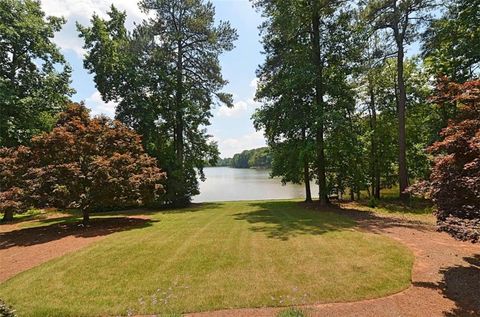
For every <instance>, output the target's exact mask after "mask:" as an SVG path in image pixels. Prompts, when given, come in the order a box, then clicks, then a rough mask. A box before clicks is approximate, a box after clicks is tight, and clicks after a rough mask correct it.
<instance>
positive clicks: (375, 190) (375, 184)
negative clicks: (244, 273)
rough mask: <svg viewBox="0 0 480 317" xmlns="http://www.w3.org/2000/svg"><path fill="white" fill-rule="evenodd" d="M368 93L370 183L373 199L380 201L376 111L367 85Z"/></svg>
mask: <svg viewBox="0 0 480 317" xmlns="http://www.w3.org/2000/svg"><path fill="white" fill-rule="evenodd" d="M369 91H370V105H369V107H370V128H371V130H372V139H371V143H372V147H371V156H372V162H371V164H372V170H371V182H372V195H373V197H375V198H377V199H380V167H379V166H378V164H379V157H378V144H377V141H378V138H377V135H378V133H377V109H376V107H377V106H376V103H375V101H376V100H375V91H374V88H373V84H372V83H371V82H370V83H369Z"/></svg>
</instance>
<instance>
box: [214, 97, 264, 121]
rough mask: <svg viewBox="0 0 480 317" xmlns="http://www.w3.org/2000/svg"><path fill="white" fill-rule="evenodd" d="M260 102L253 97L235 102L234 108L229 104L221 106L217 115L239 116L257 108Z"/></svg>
mask: <svg viewBox="0 0 480 317" xmlns="http://www.w3.org/2000/svg"><path fill="white" fill-rule="evenodd" d="M258 106H259V103H258V102H256V101H255V100H253V99H247V100H240V101H237V102H235V103H234V104H233V107H232V108H229V107H227V106H221V107H220V108H219V109H218V112H217V115H218V116H219V117H232V118H233V117H239V116H241V115H243V114H245V113H248V112H251V110H254V109H256V108H257V107H258Z"/></svg>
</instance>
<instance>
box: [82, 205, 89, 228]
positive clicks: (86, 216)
mask: <svg viewBox="0 0 480 317" xmlns="http://www.w3.org/2000/svg"><path fill="white" fill-rule="evenodd" d="M82 215H83V220H82V223H83V225H84V226H86V225H88V224H89V223H90V213H89V212H88V208H86V207H84V208H82Z"/></svg>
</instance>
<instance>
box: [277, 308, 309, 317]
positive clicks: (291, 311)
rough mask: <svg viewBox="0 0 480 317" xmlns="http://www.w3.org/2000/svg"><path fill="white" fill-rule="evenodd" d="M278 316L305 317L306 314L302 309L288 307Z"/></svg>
mask: <svg viewBox="0 0 480 317" xmlns="http://www.w3.org/2000/svg"><path fill="white" fill-rule="evenodd" d="M277 317H305V314H304V313H303V311H301V310H300V309H297V308H288V309H285V310H282V311H281V312H279V313H278V314H277Z"/></svg>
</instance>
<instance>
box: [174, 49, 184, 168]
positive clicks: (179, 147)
mask: <svg viewBox="0 0 480 317" xmlns="http://www.w3.org/2000/svg"><path fill="white" fill-rule="evenodd" d="M177 54H178V55H177V83H176V86H177V87H176V88H177V89H176V94H175V138H174V139H175V156H176V159H177V164H179V166H180V169H181V170H183V162H184V159H183V143H184V142H183V129H184V126H183V125H184V122H183V120H184V118H183V48H182V44H181V42H180V41H179V42H178V48H177Z"/></svg>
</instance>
